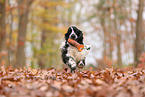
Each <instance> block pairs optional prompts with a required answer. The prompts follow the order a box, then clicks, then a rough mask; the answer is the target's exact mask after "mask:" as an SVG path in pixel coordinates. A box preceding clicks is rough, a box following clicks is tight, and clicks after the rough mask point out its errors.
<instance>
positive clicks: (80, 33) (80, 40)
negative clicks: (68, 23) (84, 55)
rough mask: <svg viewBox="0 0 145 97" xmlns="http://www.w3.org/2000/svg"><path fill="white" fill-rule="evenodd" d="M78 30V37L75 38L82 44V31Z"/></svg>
mask: <svg viewBox="0 0 145 97" xmlns="http://www.w3.org/2000/svg"><path fill="white" fill-rule="evenodd" d="M78 32H79V35H78V38H77V42H78V43H80V44H83V39H84V38H83V33H82V31H80V30H78Z"/></svg>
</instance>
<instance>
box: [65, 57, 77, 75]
mask: <svg viewBox="0 0 145 97" xmlns="http://www.w3.org/2000/svg"><path fill="white" fill-rule="evenodd" d="M66 64H67V65H68V66H69V67H70V69H71V73H74V72H75V70H76V67H77V66H76V62H75V59H74V58H73V57H69V60H68V62H67V63H66Z"/></svg>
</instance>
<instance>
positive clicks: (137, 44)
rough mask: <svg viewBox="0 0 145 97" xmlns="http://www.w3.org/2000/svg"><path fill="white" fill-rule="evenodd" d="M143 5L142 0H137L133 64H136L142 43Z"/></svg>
mask: <svg viewBox="0 0 145 97" xmlns="http://www.w3.org/2000/svg"><path fill="white" fill-rule="evenodd" d="M143 7H144V0H139V5H138V8H139V9H138V12H137V14H138V16H137V22H136V39H135V58H134V62H135V66H137V64H138V62H139V61H138V59H139V57H140V56H141V53H142V45H141V40H142V38H143V37H142V33H143Z"/></svg>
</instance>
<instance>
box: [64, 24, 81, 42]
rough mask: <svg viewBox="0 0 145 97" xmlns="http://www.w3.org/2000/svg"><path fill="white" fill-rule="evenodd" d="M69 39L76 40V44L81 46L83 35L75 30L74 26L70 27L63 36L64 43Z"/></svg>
mask: <svg viewBox="0 0 145 97" xmlns="http://www.w3.org/2000/svg"><path fill="white" fill-rule="evenodd" d="M69 38H71V39H73V40H76V41H77V42H78V43H80V44H83V33H82V31H81V30H79V29H78V28H76V27H75V26H71V27H69V28H68V31H67V33H66V34H65V39H66V41H67V40H68V39H69Z"/></svg>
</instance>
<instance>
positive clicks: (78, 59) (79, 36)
mask: <svg viewBox="0 0 145 97" xmlns="http://www.w3.org/2000/svg"><path fill="white" fill-rule="evenodd" d="M69 38H71V39H73V40H75V41H77V42H78V43H79V44H83V45H84V43H83V38H84V37H83V33H82V31H81V30H79V29H78V28H76V27H75V26H71V27H69V28H68V31H67V33H66V34H65V42H63V43H62V44H61V46H60V48H61V53H62V60H63V62H64V63H65V64H66V65H67V66H68V67H70V69H71V72H75V70H76V68H83V67H84V66H85V58H86V55H87V54H88V51H89V50H90V46H88V45H85V47H84V49H83V50H82V51H81V52H79V51H78V49H77V48H76V47H74V46H73V45H72V44H70V43H69V42H68V41H67V40H68V39H69Z"/></svg>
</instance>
